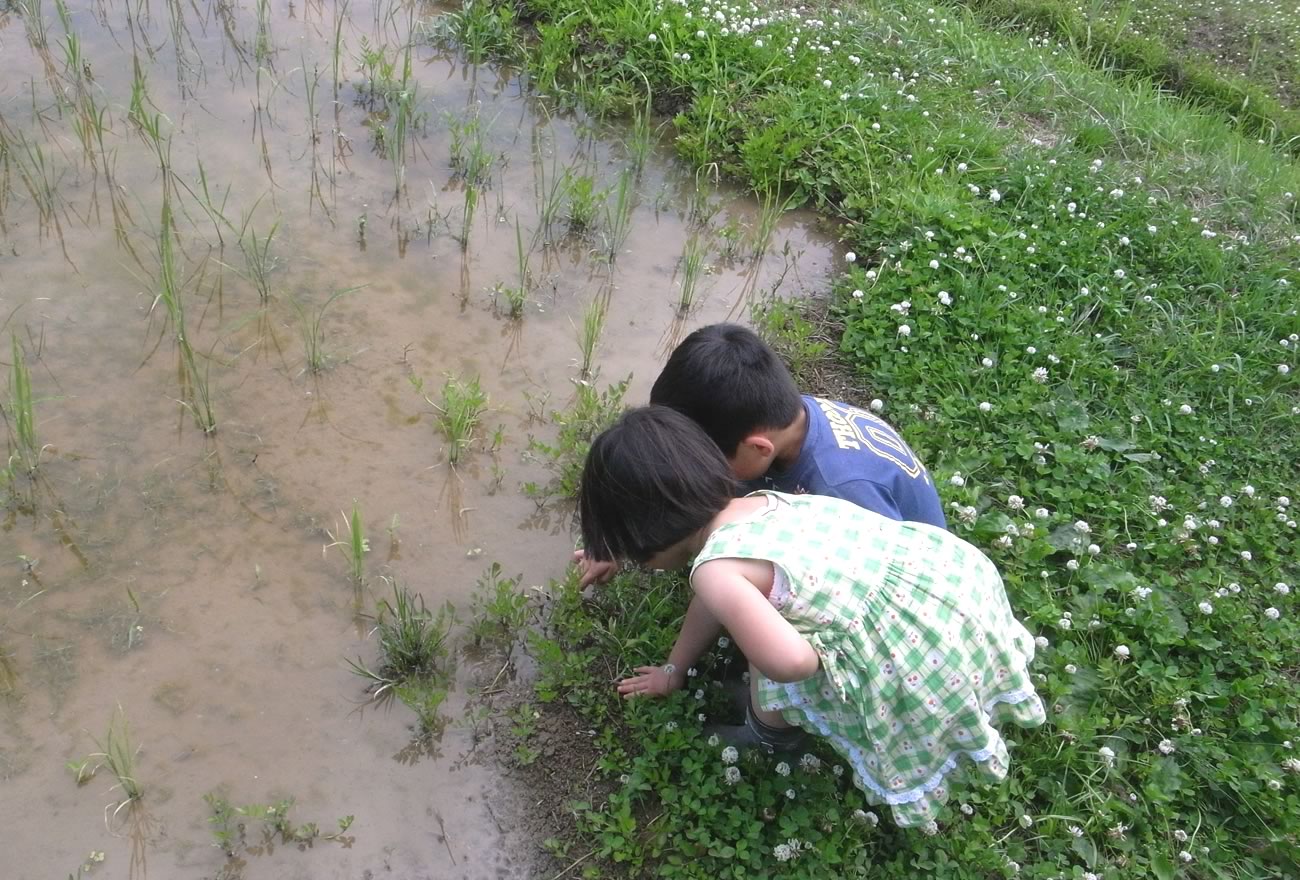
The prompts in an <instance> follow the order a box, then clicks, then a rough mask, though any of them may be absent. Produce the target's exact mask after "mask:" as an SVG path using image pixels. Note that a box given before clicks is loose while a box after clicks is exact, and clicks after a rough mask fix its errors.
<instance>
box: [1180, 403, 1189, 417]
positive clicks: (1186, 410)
mask: <svg viewBox="0 0 1300 880" xmlns="http://www.w3.org/2000/svg"><path fill="white" fill-rule="evenodd" d="M1178 411H1179V412H1180V413H1182V414H1183V415H1185V416H1190V415H1191V414H1192V407H1191V405H1190V404H1186V403H1184V404H1183V405H1182V406H1180V407H1178Z"/></svg>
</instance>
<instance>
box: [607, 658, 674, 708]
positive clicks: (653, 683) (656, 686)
mask: <svg viewBox="0 0 1300 880" xmlns="http://www.w3.org/2000/svg"><path fill="white" fill-rule="evenodd" d="M670 670H671V671H670ZM634 671H635V672H636V675H634V676H632V677H631V678H625V679H623V680H622V681H620V682H619V683H618V692H619V693H620V694H622V695H623V696H624V697H625V698H626V699H629V700H630V699H632V698H633V697H666V696H668V695H669V694H671V693H672V692H673V691H676V690H681V689H682V688H683V687H684V686H685V685H686V671H685V670H683V669H673V668H672V667H671V666H638V667H637V668H636V669H635V670H634Z"/></svg>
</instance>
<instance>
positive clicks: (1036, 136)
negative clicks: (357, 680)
mask: <svg viewBox="0 0 1300 880" xmlns="http://www.w3.org/2000/svg"><path fill="white" fill-rule="evenodd" d="M505 18H508V19H509V21H510V23H511V24H512V25H513V24H514V23H516V22H523V23H524V24H525V25H526V26H527V28H528V29H529V31H530V32H531V34H532V36H533V42H532V49H531V50H530V52H529V55H528V59H527V63H528V68H529V70H530V71H532V72H533V75H534V82H535V84H536V86H537V88H538V89H539V90H540V91H541V92H543V93H544V94H546V95H548V96H550V97H552V98H553V99H561V100H571V101H573V102H577V103H581V104H583V105H584V106H587V107H589V108H592V109H595V110H597V111H606V112H622V111H626V110H629V109H633V108H637V107H640V106H643V105H644V104H645V103H646V101H647V100H650V101H652V102H653V103H654V105H655V106H656V107H658V108H660V109H661V110H671V111H672V112H673V113H674V114H675V117H674V131H675V135H676V145H677V148H678V150H679V152H680V153H681V154H682V156H683V157H684V158H685V159H686V160H687V161H688V162H690V163H692V164H693V165H695V166H697V167H702V168H707V169H709V170H711V171H713V170H716V171H717V172H719V173H722V174H726V175H729V176H732V177H734V178H736V179H738V180H740V181H742V182H743V183H744V184H746V185H747V186H749V187H751V188H753V189H754V190H755V191H756V192H758V193H760V194H764V195H766V196H767V197H768V198H769V199H773V198H779V199H780V200H781V201H785V200H786V199H787V198H788V199H790V200H791V201H793V202H798V201H806V202H809V203H811V204H813V205H815V206H817V207H818V208H819V209H821V210H823V211H825V212H827V213H829V214H831V215H833V216H835V217H837V218H839V219H840V220H842V221H843V223H844V227H843V228H844V235H845V239H846V242H845V243H846V248H847V249H848V253H847V254H846V255H845V263H844V272H843V274H842V276H841V277H840V278H839V279H838V281H837V282H836V284H835V286H834V289H833V290H832V291H829V303H830V310H831V313H832V316H833V318H834V320H835V321H836V322H837V326H838V328H839V330H838V332H837V339H836V340H835V341H836V346H837V349H838V354H837V359H838V362H839V365H840V369H842V370H844V371H847V372H848V373H849V374H850V375H852V376H854V377H856V378H855V382H856V384H857V386H858V391H859V399H860V401H866V400H870V399H872V398H877V399H879V400H880V401H881V406H882V407H883V409H884V413H885V415H886V416H888V417H890V418H891V419H892V420H893V421H894V422H895V423H897V424H898V425H899V426H900V427H901V429H902V430H903V432H904V434H905V435H906V436H907V438H908V440H909V441H910V442H911V443H912V445H913V446H914V448H915V449H916V451H917V452H918V454H919V455H920V456H921V458H922V459H923V460H925V461H927V462H928V463H929V465H930V467H931V471H932V475H933V476H934V477H935V479H936V481H937V482H938V483H939V485H940V491H941V494H942V496H943V497H944V500H945V502H946V503H947V504H948V505H949V507H950V521H951V523H952V527H953V529H954V531H956V532H957V533H958V534H960V535H962V536H963V537H965V538H967V539H968V540H971V541H972V542H974V543H976V544H977V545H979V546H980V547H982V548H983V549H984V550H986V552H988V553H989V554H990V555H991V556H992V557H993V558H994V560H995V561H996V562H997V563H998V565H999V567H1000V568H1001V570H1002V572H1003V575H1004V578H1005V580H1006V582H1007V585H1008V590H1009V593H1010V595H1011V600H1012V604H1013V606H1014V607H1015V608H1017V610H1018V612H1019V613H1020V615H1021V617H1022V618H1023V619H1024V620H1025V622H1026V624H1027V625H1028V626H1029V627H1030V629H1031V630H1032V631H1034V632H1035V634H1037V635H1041V636H1042V637H1044V638H1045V639H1046V640H1047V642H1048V647H1047V648H1045V649H1044V650H1043V651H1042V653H1041V655H1040V657H1039V659H1038V660H1037V661H1036V670H1035V671H1036V674H1037V676H1038V683H1039V688H1040V692H1041V693H1042V695H1043V696H1044V698H1045V699H1046V701H1047V703H1048V705H1049V707H1050V709H1051V723H1050V725H1049V726H1048V727H1046V728H1045V729H1042V730H1038V731H1034V732H1032V733H1029V734H1025V735H1017V736H1016V739H1017V746H1016V748H1015V749H1014V750H1013V753H1012V759H1013V768H1012V776H1011V778H1010V779H1009V780H1008V782H1007V784H1005V785H1003V786H1001V787H998V788H994V789H963V788H961V787H960V786H958V788H957V790H956V792H955V795H954V800H953V802H952V804H951V807H952V809H951V810H950V811H949V814H948V815H947V816H945V817H943V819H942V820H941V822H940V833H939V834H938V835H937V836H934V837H926V836H923V835H920V834H900V833H898V832H897V831H895V830H894V829H892V828H891V827H890V820H889V819H888V817H887V816H885V815H884V814H881V815H880V816H875V815H873V814H872V813H871V812H868V811H863V812H857V811H859V810H860V809H861V808H862V807H863V806H864V805H863V804H862V802H861V799H860V798H859V796H858V795H857V794H856V793H855V792H854V791H853V789H852V787H851V786H850V785H848V783H847V782H846V781H845V780H844V778H843V777H842V776H841V775H839V774H838V773H837V772H836V770H835V763H836V762H835V760H834V758H833V756H832V755H830V754H829V753H826V752H817V753H815V754H813V755H812V758H813V759H810V760H806V761H803V762H800V761H799V759H798V757H797V756H796V759H795V760H793V761H791V762H790V763H791V764H792V765H794V766H792V767H787V768H784V769H785V770H787V771H788V775H785V774H781V773H778V772H776V771H777V768H776V767H775V766H774V764H775V762H772V761H769V760H768V759H765V758H759V759H754V760H752V761H751V760H748V759H742V761H741V764H740V765H739V766H740V768H741V781H740V782H739V783H737V784H734V785H729V784H727V782H726V778H725V777H724V769H725V768H724V764H723V761H722V758H721V755H720V752H719V750H718V749H717V748H715V747H711V746H710V745H709V744H708V743H707V742H705V741H704V739H703V737H702V735H701V733H700V729H701V723H700V716H701V715H703V716H705V717H708V716H710V715H715V714H717V712H718V710H719V708H720V705H721V698H720V696H719V694H718V692H717V689H716V688H715V687H713V686H711V685H709V684H707V683H706V682H708V681H709V679H710V670H708V669H701V670H700V674H699V676H698V677H697V678H696V679H695V680H694V682H700V684H698V685H695V684H694V682H693V684H692V686H689V687H688V689H687V691H685V692H683V693H680V694H677V695H675V697H674V698H673V699H671V700H668V701H665V702H662V703H657V704H642V705H636V706H627V707H625V706H622V705H620V704H619V703H618V702H617V700H616V699H615V698H614V694H613V690H612V687H611V686H610V681H611V680H612V679H613V678H614V677H615V676H616V675H618V674H619V673H620V672H622V671H625V670H627V669H628V668H629V667H631V666H633V665H636V664H639V663H643V662H647V661H654V660H657V659H661V658H662V657H663V656H665V655H666V653H667V648H668V645H669V644H670V643H671V640H672V637H673V634H674V633H675V623H676V621H675V620H674V619H673V618H674V616H675V615H676V614H679V613H680V611H681V609H682V608H683V601H684V596H683V589H682V586H681V584H680V583H678V582H676V581H674V580H672V579H665V578H651V579H646V578H642V577H640V576H636V575H626V576H624V577H622V578H620V579H619V580H618V581H617V582H616V583H615V584H614V585H613V586H612V587H611V588H609V589H607V590H605V591H603V592H602V593H601V594H600V595H599V597H598V599H597V600H596V601H595V602H594V603H586V602H583V601H581V599H580V597H579V596H578V595H577V593H576V591H575V590H574V588H573V586H572V584H569V585H557V586H556V587H555V595H554V599H553V602H552V604H551V607H550V613H549V618H548V621H549V622H548V626H547V628H546V630H545V631H544V633H543V634H541V635H540V636H538V637H537V638H536V640H535V642H534V645H533V647H534V653H535V654H536V655H537V657H538V659H539V661H540V664H541V678H540V679H539V682H538V685H537V697H538V698H539V699H540V700H541V701H542V703H543V704H546V703H554V702H557V701H564V702H567V704H569V705H571V706H573V707H576V709H577V710H578V711H579V713H580V714H581V716H582V717H583V719H584V724H587V725H590V728H591V730H592V731H594V738H595V741H596V742H597V743H598V744H599V745H600V746H601V749H602V754H603V755H604V757H603V758H602V759H601V760H600V761H599V763H598V765H597V770H598V772H600V773H602V774H604V775H605V777H606V779H607V781H608V783H609V786H610V789H611V790H612V794H610V795H609V796H608V798H606V799H605V800H604V801H603V802H589V803H585V804H581V805H578V806H577V808H576V809H575V811H574V815H575V817H576V822H577V827H578V828H579V829H580V833H579V836H578V837H576V838H575V839H573V840H572V841H571V842H570V843H568V844H564V843H559V842H557V843H556V844H555V848H556V850H557V852H558V853H559V854H560V855H562V856H564V857H568V858H569V859H570V860H571V862H570V863H571V864H572V865H573V872H572V873H573V874H575V875H576V874H581V873H583V872H584V871H586V872H588V873H589V874H590V876H608V875H611V874H613V875H618V874H620V873H622V874H625V875H627V876H646V875H658V876H666V877H701V878H705V877H707V878H715V877H752V876H795V877H810V878H811V877H818V878H820V877H828V876H833V877H840V876H868V875H871V876H876V877H894V876H897V877H903V876H907V877H913V876H917V875H918V874H921V875H937V874H942V875H943V876H951V877H989V876H1011V875H1016V874H1018V875H1020V876H1024V877H1041V878H1055V877H1074V878H1082V877H1087V876H1089V875H1092V876H1096V877H1115V878H1118V877H1120V876H1154V877H1157V878H1161V880H1164V878H1172V877H1175V876H1186V877H1242V878H1246V877H1252V878H1253V877H1294V876H1296V871H1297V868H1296V860H1295V852H1296V847H1297V840H1296V829H1297V828H1300V750H1298V749H1297V748H1296V747H1295V744H1296V743H1297V742H1300V731H1297V729H1296V728H1297V720H1298V719H1297V708H1296V707H1297V705H1300V686H1298V681H1300V666H1298V665H1297V662H1296V659H1295V654H1294V649H1293V646H1294V645H1295V643H1296V640H1297V637H1298V636H1300V627H1297V625H1296V622H1295V620H1296V616H1297V614H1300V606H1298V605H1297V603H1296V600H1295V595H1294V593H1293V591H1292V585H1294V584H1295V582H1296V580H1297V570H1296V559H1295V553H1294V550H1293V548H1294V546H1295V544H1296V540H1297V531H1296V523H1295V514H1294V512H1293V510H1294V508H1293V507H1292V505H1291V501H1290V498H1289V497H1288V496H1289V495H1294V494H1295V493H1296V491H1297V490H1296V487H1297V476H1300V473H1298V469H1297V464H1296V456H1295V454H1294V452H1293V450H1292V448H1291V447H1292V445H1293V439H1292V438H1294V435H1295V431H1296V425H1297V422H1298V421H1300V386H1298V385H1297V382H1296V378H1295V373H1294V370H1295V368H1296V367H1297V366H1300V364H1297V357H1296V351H1297V341H1300V336H1297V335H1296V334H1297V332H1298V331H1300V322H1298V321H1297V317H1296V314H1295V302H1296V297H1295V290H1296V285H1297V284H1300V273H1297V272H1296V271H1295V269H1294V268H1293V266H1294V259H1295V256H1296V251H1295V242H1294V240H1293V236H1295V235H1296V234H1297V230H1296V226H1295V220H1296V215H1295V211H1296V208H1295V200H1294V198H1293V197H1291V196H1290V195H1289V194H1290V193H1294V192H1298V191H1300V189H1297V182H1298V181H1300V176H1298V174H1297V169H1296V167H1295V166H1294V165H1293V164H1291V163H1290V162H1289V161H1288V160H1286V159H1283V158H1281V157H1280V156H1279V154H1278V153H1277V152H1275V151H1273V150H1271V149H1270V148H1269V147H1268V146H1266V145H1265V146H1261V145H1259V144H1256V143H1255V142H1254V141H1253V139H1251V138H1247V137H1243V135H1242V134H1241V133H1240V132H1239V131H1237V130H1235V129H1234V128H1233V126H1232V125H1231V124H1229V123H1228V122H1227V121H1225V120H1224V119H1223V118H1221V117H1220V116H1218V115H1216V114H1213V113H1206V112H1203V111H1198V110H1196V109H1195V108H1192V107H1189V106H1188V105H1186V104H1184V103H1181V102H1178V101H1175V100H1171V99H1169V98H1168V97H1165V96H1162V95H1160V94H1158V93H1157V92H1156V90H1155V89H1154V88H1153V87H1152V86H1151V85H1150V84H1149V83H1144V82H1141V81H1117V80H1115V79H1112V78H1110V77H1107V76H1106V75H1105V74H1103V73H1100V72H1098V71H1097V70H1096V69H1094V68H1093V66H1092V65H1091V64H1090V63H1089V62H1088V60H1087V59H1084V58H1081V57H1079V55H1077V54H1075V53H1074V52H1072V51H1070V50H1066V49H1063V48H1061V47H1059V46H1057V45H1056V43H1055V42H1053V41H1049V42H1047V43H1042V42H1039V41H1036V40H1033V39H1030V38H1028V37H1026V36H1023V35H1020V34H1016V33H1010V34H1003V33H998V32H994V31H990V30H988V29H986V28H984V27H983V26H982V25H981V24H980V23H979V22H978V21H977V20H976V19H974V18H972V17H970V15H969V13H967V12H965V11H962V10H960V9H956V8H952V7H929V6H925V5H918V4H915V3H910V2H904V3H896V2H887V3H883V4H879V5H872V6H869V7H865V8H861V9H855V10H853V11H851V12H850V11H847V10H842V11H837V10H835V9H830V8H827V9H824V10H820V9H819V10H817V11H812V10H808V9H804V10H801V11H798V12H795V11H790V10H779V9H770V10H766V9H759V8H757V7H753V6H745V7H730V6H728V7H724V8H716V7H713V6H710V5H705V4H703V3H701V2H697V0H685V2H684V3H664V4H656V3H654V2H650V0H627V2H622V3H611V4H605V5H602V6H600V7H599V8H596V7H592V6H591V5H590V4H584V3H580V2H577V0H526V2H524V3H522V4H521V5H519V6H518V7H512V8H511V10H510V12H509V13H508V14H505V13H501V12H499V11H497V10H495V9H494V8H493V7H490V6H487V5H482V4H478V5H475V6H474V7H471V8H470V11H468V12H467V13H465V14H464V15H463V18H462V20H461V22H460V24H459V25H458V27H459V31H458V32H459V33H461V34H462V35H463V34H465V33H467V31H466V30H465V28H466V27H467V25H466V22H476V24H475V25H474V27H475V29H474V30H473V33H478V34H482V33H488V32H490V27H489V25H490V23H491V22H492V21H496V22H497V24H498V25H500V24H501V22H502V20H503V19H505ZM484 22H487V23H488V24H484ZM499 30H500V31H501V32H502V33H507V32H509V33H514V32H513V31H509V30H508V29H507V28H505V27H503V26H501V27H499ZM453 31H456V29H453ZM502 46H503V47H504V46H505V41H502ZM714 247H716V245H715V246H714ZM799 337H800V333H799V332H798V331H796V332H794V333H786V334H785V338H786V339H793V340H794V341H796V342H799V341H800V340H799ZM799 351H802V355H800V356H801V357H802V356H807V355H809V354H812V353H814V352H815V348H812V347H809V346H807V345H806V344H805V345H803V347H802V349H796V353H798V352H799ZM801 366H806V365H801ZM575 448H576V447H575ZM725 657H726V649H723V648H720V649H719V656H718V657H717V658H714V659H711V660H710V661H709V663H710V664H715V663H722V662H724V660H725ZM706 665H707V664H706ZM620 866H622V867H620Z"/></svg>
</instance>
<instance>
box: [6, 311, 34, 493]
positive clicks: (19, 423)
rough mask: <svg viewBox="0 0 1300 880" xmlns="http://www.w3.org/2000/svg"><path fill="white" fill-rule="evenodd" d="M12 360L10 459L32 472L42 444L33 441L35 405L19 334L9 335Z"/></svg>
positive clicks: (9, 413)
mask: <svg viewBox="0 0 1300 880" xmlns="http://www.w3.org/2000/svg"><path fill="white" fill-rule="evenodd" d="M11 341H12V343H13V362H12V364H11V365H10V367H9V412H8V416H9V430H10V433H11V435H12V437H13V439H12V440H11V441H10V451H9V455H10V461H13V460H14V459H17V462H18V463H20V464H21V466H22V468H23V469H24V470H26V471H27V473H29V474H30V473H34V472H35V471H36V468H37V466H38V465H39V464H40V462H41V445H40V444H39V443H38V442H37V440H36V419H35V404H34V403H33V400H32V377H31V373H30V372H28V369H27V359H26V355H24V354H23V347H22V343H20V342H19V341H18V334H17V333H14V334H12V335H11Z"/></svg>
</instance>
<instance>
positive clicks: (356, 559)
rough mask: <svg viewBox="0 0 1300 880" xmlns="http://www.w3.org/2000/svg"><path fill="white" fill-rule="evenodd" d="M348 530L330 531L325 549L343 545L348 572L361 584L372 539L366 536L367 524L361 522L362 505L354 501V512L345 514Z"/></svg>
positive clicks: (364, 575)
mask: <svg viewBox="0 0 1300 880" xmlns="http://www.w3.org/2000/svg"><path fill="white" fill-rule="evenodd" d="M343 519H344V522H346V523H347V530H346V531H343V530H339V534H338V535H337V536H336V535H334V534H333V533H330V535H329V537H330V542H331V543H329V544H327V545H326V546H325V549H327V550H328V549H329V548H330V547H341V548H342V550H343V555H344V556H345V557H346V558H347V560H348V573H349V575H351V577H352V580H353V582H354V583H356V584H358V585H360V584H363V583H365V580H366V554H367V553H369V552H370V539H369V538H367V537H366V532H365V526H364V525H363V524H362V522H361V505H359V504H358V503H357V502H356V501H353V502H352V514H351V515H350V516H344V518H343Z"/></svg>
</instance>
